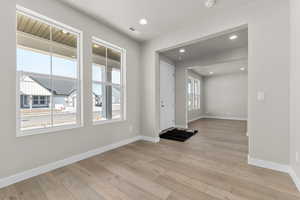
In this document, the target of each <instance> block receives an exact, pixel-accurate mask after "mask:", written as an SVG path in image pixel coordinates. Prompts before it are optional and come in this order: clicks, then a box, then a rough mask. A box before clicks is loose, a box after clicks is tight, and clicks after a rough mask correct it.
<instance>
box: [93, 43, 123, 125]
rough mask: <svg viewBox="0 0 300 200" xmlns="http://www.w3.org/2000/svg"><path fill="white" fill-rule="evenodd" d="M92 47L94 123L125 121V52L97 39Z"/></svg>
mask: <svg viewBox="0 0 300 200" xmlns="http://www.w3.org/2000/svg"><path fill="white" fill-rule="evenodd" d="M92 45H93V46H92V52H93V55H92V61H93V62H92V73H93V76H92V77H93V80H92V81H93V89H92V90H93V91H92V95H93V121H94V122H102V121H110V120H123V119H125V116H124V105H123V104H124V84H123V80H124V79H123V77H124V58H125V50H124V49H121V48H119V47H116V46H113V45H111V44H108V43H106V42H103V41H101V40H99V39H97V38H94V39H93V44H92Z"/></svg>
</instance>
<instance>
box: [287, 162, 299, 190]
mask: <svg viewBox="0 0 300 200" xmlns="http://www.w3.org/2000/svg"><path fill="white" fill-rule="evenodd" d="M289 174H290V176H291V177H292V179H293V181H294V183H295V185H296V187H297V189H298V191H299V192H300V178H299V177H298V176H297V174H296V172H295V171H294V170H293V169H292V168H291V169H290V172H289Z"/></svg>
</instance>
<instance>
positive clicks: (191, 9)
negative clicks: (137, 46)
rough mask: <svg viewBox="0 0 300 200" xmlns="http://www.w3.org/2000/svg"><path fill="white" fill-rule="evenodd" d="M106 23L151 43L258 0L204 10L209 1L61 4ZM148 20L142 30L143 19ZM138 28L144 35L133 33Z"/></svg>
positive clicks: (82, 0)
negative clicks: (153, 40)
mask: <svg viewBox="0 0 300 200" xmlns="http://www.w3.org/2000/svg"><path fill="white" fill-rule="evenodd" d="M59 1H61V2H64V3H66V4H67V5H69V6H71V7H73V8H75V9H77V10H79V11H81V12H84V13H85V14H87V15H89V16H91V17H93V18H95V19H97V20H99V21H100V22H102V23H105V24H107V25H109V26H111V27H113V28H115V29H117V30H119V31H121V32H123V33H125V34H127V35H129V36H131V37H132V38H134V39H136V40H139V41H143V40H149V39H152V38H154V37H157V36H159V35H162V34H164V33H167V32H172V31H176V30H178V29H180V28H183V27H185V26H190V25H195V24H197V23H199V20H207V19H209V16H210V15H217V14H218V13H219V12H221V11H222V12H224V11H226V12H234V10H236V9H238V7H240V6H246V5H248V4H250V3H253V1H258V0H217V5H216V6H215V7H214V8H211V9H208V8H206V7H205V6H204V2H205V1H206V0H185V1H183V0H59ZM141 18H146V19H147V20H148V25H146V26H142V25H140V24H139V23H138V21H139V19H141ZM129 27H135V28H136V29H137V30H138V31H139V32H140V34H135V33H132V32H131V31H129Z"/></svg>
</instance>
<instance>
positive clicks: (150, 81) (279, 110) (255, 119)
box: [140, 0, 290, 164]
mask: <svg viewBox="0 0 300 200" xmlns="http://www.w3.org/2000/svg"><path fill="white" fill-rule="evenodd" d="M250 4H251V3H250ZM207 19H209V20H199V24H197V25H193V26H192V27H186V28H182V29H180V30H178V31H175V32H172V33H169V34H166V35H164V36H162V37H159V38H156V39H154V40H152V41H150V42H147V43H145V44H144V45H143V50H142V66H141V68H142V79H141V80H142V81H143V82H142V83H141V84H142V87H141V91H140V92H141V98H142V104H141V106H142V107H141V109H142V110H143V113H144V114H143V115H142V123H141V125H142V129H141V130H143V132H142V133H143V134H144V135H146V136H157V135H158V133H159V70H158V62H157V61H158V58H157V51H160V50H163V49H164V50H165V49H168V48H170V47H174V46H179V45H181V44H185V43H187V42H189V41H195V40H198V39H199V38H202V39H205V38H208V37H209V36H211V35H212V34H217V33H220V32H223V31H225V30H228V29H232V28H234V27H238V26H242V25H245V24H248V31H249V59H248V62H249V71H248V80H249V86H248V90H249V99H248V120H249V127H248V131H249V135H250V137H249V140H250V141H249V143H250V144H249V154H250V156H251V157H253V158H257V159H261V160H268V161H273V162H277V163H281V164H288V163H289V89H288V88H289V64H290V62H289V59H290V58H289V49H290V47H289V43H288V42H287V41H289V37H290V32H289V2H288V1H286V0H277V1H272V0H262V1H255V2H253V3H252V4H251V5H250V6H249V7H245V6H243V7H240V8H232V10H226V11H223V12H219V13H218V14H217V15H215V14H214V13H213V12H212V13H211V15H209V16H207ZM258 91H264V92H265V97H266V99H265V101H263V102H259V101H257V99H256V95H257V92H258ZM266 144H267V145H268V147H267V148H266Z"/></svg>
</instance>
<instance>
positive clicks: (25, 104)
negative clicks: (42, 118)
mask: <svg viewBox="0 0 300 200" xmlns="http://www.w3.org/2000/svg"><path fill="white" fill-rule="evenodd" d="M50 88H52V90H51V89H50ZM20 90H21V97H20V105H21V108H23V109H26V108H50V107H51V104H52V103H51V98H50V97H51V93H52V94H53V108H54V109H57V110H66V111H74V110H75V109H76V82H75V80H74V79H72V78H65V77H63V78H62V77H58V76H52V80H50V79H49V77H48V76H46V75H40V74H30V75H23V76H22V81H21V83H20Z"/></svg>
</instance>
